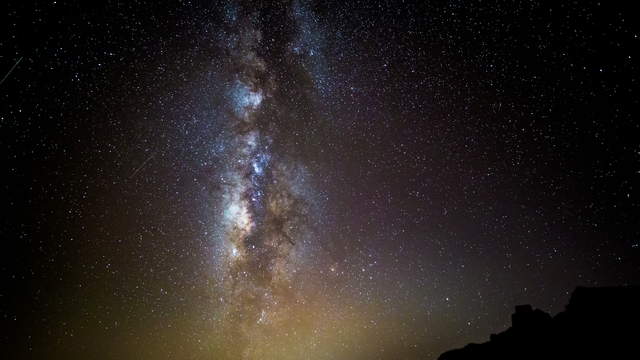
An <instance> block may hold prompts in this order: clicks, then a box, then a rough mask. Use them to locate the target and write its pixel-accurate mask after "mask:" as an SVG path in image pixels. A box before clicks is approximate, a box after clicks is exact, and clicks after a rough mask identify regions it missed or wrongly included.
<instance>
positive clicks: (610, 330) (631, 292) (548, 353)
mask: <svg viewBox="0 0 640 360" xmlns="http://www.w3.org/2000/svg"><path fill="white" fill-rule="evenodd" d="M511 323H512V324H511V327H510V328H509V329H507V330H506V331H504V332H501V333H499V334H492V335H491V337H490V340H489V341H488V342H486V343H482V344H469V345H467V346H465V347H463V348H461V349H456V350H451V351H447V352H445V353H444V354H442V355H440V357H439V358H438V359H439V360H467V359H640V346H639V345H640V287H604V288H585V287H579V288H577V289H576V290H575V291H574V292H573V294H572V295H571V299H570V301H569V305H567V306H566V310H565V311H563V312H561V313H559V314H558V315H556V316H555V317H551V316H550V315H549V314H547V313H545V312H544V311H542V310H539V309H536V310H533V308H532V307H531V305H519V306H516V312H515V313H514V314H513V315H512V316H511Z"/></svg>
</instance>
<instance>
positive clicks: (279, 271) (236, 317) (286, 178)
mask: <svg viewBox="0 0 640 360" xmlns="http://www.w3.org/2000/svg"><path fill="white" fill-rule="evenodd" d="M226 15H227V16H226V20H227V24H228V26H229V35H228V37H227V38H225V39H224V40H225V41H224V43H223V46H225V47H226V48H227V50H228V54H229V60H230V63H231V64H232V66H231V67H232V69H230V73H231V75H232V76H231V77H232V80H231V84H230V86H229V88H228V91H227V94H226V95H227V100H228V105H229V108H230V116H229V123H228V124H227V126H228V129H227V130H228V131H226V132H225V134H226V135H225V136H226V138H224V139H220V141H223V142H225V143H226V144H227V145H228V150H227V151H226V153H225V154H223V157H224V160H225V171H224V173H223V175H222V176H221V177H220V181H221V182H222V184H223V186H222V190H221V198H220V199H221V200H220V201H221V205H222V206H221V209H222V213H223V214H222V216H220V217H219V218H220V222H219V224H218V226H219V231H218V234H219V238H217V239H216V240H217V241H219V243H218V244H217V246H219V248H218V253H217V254H218V255H217V256H219V257H220V259H218V264H219V268H218V277H219V281H220V282H221V284H222V288H223V289H224V291H223V297H222V301H223V304H224V313H223V315H222V316H223V317H224V318H225V324H226V328H225V331H228V332H230V333H232V334H236V336H235V337H234V338H233V339H232V340H231V341H232V342H234V343H235V344H236V347H235V348H234V349H233V350H232V353H234V352H235V353H240V356H241V357H242V358H243V359H259V358H261V355H260V354H261V353H262V352H263V351H264V350H263V349H261V348H260V346H261V345H262V344H263V343H264V342H265V341H267V340H268V339H269V337H272V336H273V335H274V334H273V332H274V328H275V327H277V326H278V325H280V323H282V322H286V321H287V318H288V314H287V312H288V311H289V308H288V307H289V306H290V304H291V303H292V302H294V301H300V298H299V293H298V291H297V286H296V284H295V278H296V275H295V274H296V272H297V263H298V261H297V256H298V254H297V251H298V248H299V247H300V246H303V245H304V244H302V240H303V238H304V232H305V231H306V230H307V229H306V225H305V218H306V216H307V215H308V214H307V203H308V202H309V201H310V199H308V198H306V197H305V192H308V191H309V190H308V189H304V188H303V187H304V183H301V181H300V174H299V172H300V170H299V169H300V168H301V167H302V165H301V164H300V163H299V162H297V159H295V157H291V156H287V157H285V156H284V154H279V153H277V152H274V150H273V148H274V146H273V141H274V140H273V136H272V133H273V131H274V129H276V128H278V124H277V122H278V121H279V119H278V118H277V116H276V117H275V118H273V117H271V118H268V117H266V116H265V115H264V113H265V112H264V111H263V108H266V107H271V108H276V109H278V108H279V104H278V101H277V99H275V97H274V96H273V93H274V90H275V88H276V87H277V86H279V84H278V83H277V81H275V80H274V76H273V75H272V74H271V72H270V69H269V68H268V66H267V64H266V63H265V61H264V60H263V59H262V58H261V57H260V55H258V50H259V48H260V47H261V46H263V42H264V39H263V38H262V32H261V31H260V30H259V28H258V27H257V23H258V21H257V16H256V15H257V14H256V13H254V12H250V9H245V8H241V7H239V6H237V5H236V4H231V5H229V8H228V9H227V14H226ZM283 111H286V109H284V110H283ZM269 122H271V123H269ZM273 122H275V123H273Z"/></svg>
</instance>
